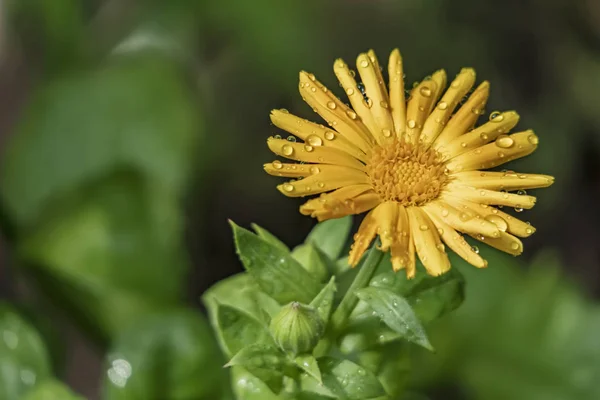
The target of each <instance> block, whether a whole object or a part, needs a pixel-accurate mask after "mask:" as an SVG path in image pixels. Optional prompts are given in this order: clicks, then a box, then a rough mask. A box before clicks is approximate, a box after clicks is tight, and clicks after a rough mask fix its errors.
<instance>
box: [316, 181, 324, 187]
mask: <svg viewBox="0 0 600 400" xmlns="http://www.w3.org/2000/svg"><path fill="white" fill-rule="evenodd" d="M317 186H319V187H320V188H324V187H325V184H324V183H323V182H319V183H317Z"/></svg>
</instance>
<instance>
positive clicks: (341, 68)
mask: <svg viewBox="0 0 600 400" xmlns="http://www.w3.org/2000/svg"><path fill="white" fill-rule="evenodd" d="M333 72H334V73H335V76H337V78H338V80H339V81H340V84H341V85H342V87H343V88H344V91H345V92H346V95H347V96H348V100H350V104H351V105H352V108H353V109H354V111H355V112H356V113H357V114H358V116H359V117H360V119H361V120H362V122H363V123H364V124H365V125H366V126H367V128H368V129H369V131H370V132H376V131H378V127H377V124H376V123H375V120H374V119H373V114H371V110H370V109H369V106H368V104H367V101H366V100H365V98H364V96H363V94H362V92H361V91H360V89H359V88H358V85H357V84H356V80H355V79H354V75H353V74H354V71H350V69H349V68H348V65H347V64H346V63H345V62H344V60H342V59H338V60H336V61H335V63H334V64H333ZM371 141H374V139H372V140H371Z"/></svg>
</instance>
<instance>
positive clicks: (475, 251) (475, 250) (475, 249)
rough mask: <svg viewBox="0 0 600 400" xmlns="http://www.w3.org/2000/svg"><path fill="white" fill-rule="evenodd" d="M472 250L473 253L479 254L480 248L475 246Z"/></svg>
mask: <svg viewBox="0 0 600 400" xmlns="http://www.w3.org/2000/svg"><path fill="white" fill-rule="evenodd" d="M471 250H472V251H473V253H475V254H479V247H477V246H473V247H471Z"/></svg>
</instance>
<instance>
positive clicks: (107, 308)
mask: <svg viewBox="0 0 600 400" xmlns="http://www.w3.org/2000/svg"><path fill="white" fill-rule="evenodd" d="M81 197H82V198H81V199H78V200H77V201H74V202H73V203H72V204H64V205H62V204H61V205H60V207H59V208H58V209H57V210H56V212H55V213H54V215H53V217H52V218H50V219H49V220H48V221H46V222H44V223H43V224H40V225H39V227H38V228H37V229H36V231H35V233H32V234H30V235H27V237H26V238H24V239H23V242H22V243H21V245H20V249H19V255H20V256H21V258H22V259H23V260H24V261H25V264H26V266H27V267H30V269H29V270H30V271H31V272H33V275H34V277H35V278H36V279H37V281H38V283H39V285H40V287H41V289H42V290H43V291H45V292H46V293H47V294H48V295H50V296H51V297H52V299H53V300H55V301H56V302H58V303H59V305H61V306H62V307H64V308H66V309H67V310H69V311H70V312H71V313H72V314H73V316H74V317H75V318H76V320H77V321H78V322H79V323H80V324H81V325H83V326H84V327H86V328H88V331H89V332H90V333H92V334H93V335H94V337H96V338H99V339H102V340H104V341H106V340H107V339H108V337H110V336H112V335H114V334H116V333H117V332H118V331H120V330H121V329H123V328H124V327H126V326H127V325H128V324H129V323H131V322H132V321H134V320H135V319H137V318H140V317H142V316H144V315H146V314H149V313H154V312H156V311H160V310H166V309H169V308H171V307H174V306H176V305H177V304H178V303H179V301H180V299H181V296H182V285H183V283H184V282H183V275H184V273H185V270H186V268H187V266H188V265H187V260H186V256H185V253H184V251H183V248H182V246H181V243H180V242H179V239H180V238H181V231H180V229H181V221H179V218H178V216H177V215H176V214H177V213H178V208H179V205H178V200H177V199H175V198H172V197H171V196H169V195H168V194H167V193H163V192H162V191H160V190H158V188H152V187H148V186H147V185H146V184H144V183H143V182H142V181H141V180H140V179H139V177H138V176H136V175H131V174H116V175H113V176H111V177H109V178H108V179H106V180H103V181H101V182H97V183H96V184H92V185H90V187H88V188H87V189H86V191H85V193H83V194H81Z"/></svg>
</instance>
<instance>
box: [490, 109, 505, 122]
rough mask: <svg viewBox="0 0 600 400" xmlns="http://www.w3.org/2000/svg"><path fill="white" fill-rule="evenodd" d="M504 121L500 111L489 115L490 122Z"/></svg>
mask: <svg viewBox="0 0 600 400" xmlns="http://www.w3.org/2000/svg"><path fill="white" fill-rule="evenodd" d="M503 119H504V115H502V113H501V112H500V111H494V112H492V113H491V114H490V121H492V122H502V120H503Z"/></svg>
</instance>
